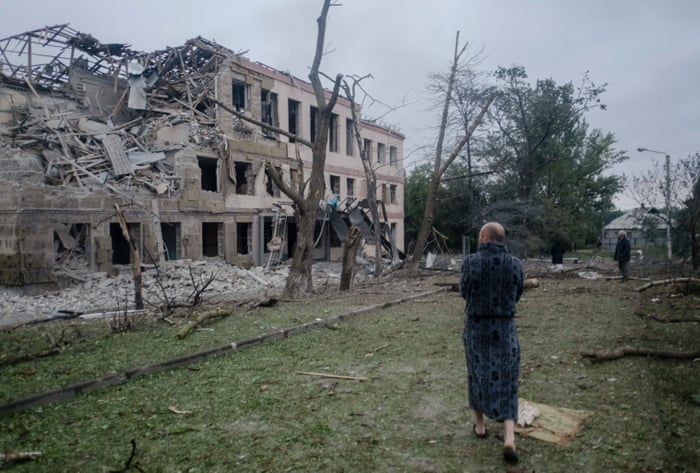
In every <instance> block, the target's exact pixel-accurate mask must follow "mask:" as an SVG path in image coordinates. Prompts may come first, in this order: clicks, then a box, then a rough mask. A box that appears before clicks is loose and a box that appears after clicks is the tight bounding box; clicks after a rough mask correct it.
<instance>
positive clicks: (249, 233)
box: [236, 222, 253, 255]
mask: <svg viewBox="0 0 700 473" xmlns="http://www.w3.org/2000/svg"><path fill="white" fill-rule="evenodd" d="M252 243H253V224H252V223H250V222H237V223H236V251H237V253H238V254H239V255H248V254H250V253H252V252H253V244H252Z"/></svg>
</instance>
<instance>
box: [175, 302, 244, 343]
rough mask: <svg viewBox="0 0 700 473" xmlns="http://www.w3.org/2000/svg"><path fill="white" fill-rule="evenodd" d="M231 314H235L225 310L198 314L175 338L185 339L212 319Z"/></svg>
mask: <svg viewBox="0 0 700 473" xmlns="http://www.w3.org/2000/svg"><path fill="white" fill-rule="evenodd" d="M231 314H233V311H231V310H224V309H216V310H210V311H207V312H201V313H200V314H197V316H196V317H195V318H194V320H192V321H191V322H190V323H188V324H187V325H185V326H184V327H182V328H181V329H180V331H179V332H177V334H176V335H175V336H176V337H177V338H180V339H182V338H185V337H186V336H187V335H189V333H190V332H192V331H193V330H194V329H196V328H197V327H199V326H200V325H201V324H202V323H203V322H205V321H207V320H211V319H217V318H219V317H227V316H229V315H231Z"/></svg>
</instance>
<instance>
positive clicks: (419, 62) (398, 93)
mask: <svg viewBox="0 0 700 473" xmlns="http://www.w3.org/2000/svg"><path fill="white" fill-rule="evenodd" d="M337 2H338V3H341V4H342V6H340V7H336V8H332V9H331V13H330V17H329V24H328V33H327V42H326V43H327V47H326V49H327V50H328V51H330V53H329V54H328V55H327V56H326V58H325V59H324V63H323V65H322V69H323V71H324V72H326V73H328V74H329V75H335V74H336V73H339V72H342V73H352V74H359V75H363V74H367V73H371V74H372V75H373V77H374V79H373V80H372V81H371V82H366V83H365V85H366V86H367V88H368V89H369V90H370V91H371V93H372V94H373V95H374V96H375V97H376V98H378V99H380V100H382V101H383V102H385V103H387V104H398V103H399V102H401V101H402V100H403V99H404V98H405V100H407V101H409V102H411V103H413V105H412V106H410V107H405V108H402V109H400V110H399V111H396V112H394V113H393V114H391V115H389V116H387V117H386V118H385V121H386V122H388V123H391V124H394V125H396V126H398V127H399V128H400V129H401V131H402V132H403V133H404V134H405V135H406V136H407V141H406V150H405V152H406V154H407V155H409V153H410V152H411V150H412V149H414V148H416V147H417V146H420V145H422V144H425V142H426V140H427V138H426V131H425V130H426V129H428V128H430V127H432V126H433V125H434V122H435V119H434V116H433V115H432V114H429V113H426V112H425V109H426V104H425V103H424V102H423V101H422V98H423V97H424V95H425V86H426V84H427V82H428V74H430V73H434V72H443V71H445V70H446V68H447V67H448V66H449V60H450V57H451V54H452V48H453V45H454V38H455V33H456V32H457V31H458V30H459V31H460V34H461V38H462V39H463V40H464V41H468V42H469V43H470V44H471V45H472V46H471V47H472V51H474V52H476V51H478V50H480V49H482V48H483V54H484V56H485V60H484V62H483V64H482V65H483V68H484V69H485V70H492V69H495V68H496V67H497V66H501V65H502V66H511V65H515V64H517V65H522V66H524V67H525V68H526V70H527V72H528V75H529V77H530V79H531V80H532V81H533V82H534V80H535V79H542V78H549V77H551V78H553V79H554V80H555V81H556V82H557V83H559V84H563V83H565V82H573V83H574V84H578V83H579V82H580V80H581V77H582V75H583V74H584V73H585V72H586V71H588V73H589V76H590V78H591V80H593V81H594V82H595V83H597V84H602V83H607V84H608V86H607V92H606V93H605V94H604V95H603V102H604V103H605V104H606V105H607V111H596V112H592V113H590V114H589V115H588V116H587V120H588V122H589V124H590V126H591V127H592V128H600V129H602V130H603V131H605V132H612V133H614V134H615V136H616V138H617V140H618V143H617V148H618V149H620V150H624V151H626V152H627V155H628V156H629V157H630V159H629V160H628V161H626V162H625V163H624V164H622V165H620V166H618V167H617V168H615V170H614V171H615V172H616V173H627V174H635V173H639V172H641V171H644V170H646V169H649V168H650V165H651V162H652V160H657V161H659V160H663V156H661V155H654V154H650V153H639V152H637V151H636V149H637V148H638V147H640V146H641V147H646V148H651V149H655V150H659V151H663V152H665V153H668V154H670V155H671V158H672V159H674V158H680V157H686V156H688V155H689V154H694V153H695V152H698V151H700V139H698V128H699V126H700V100H698V98H699V97H700V93H699V92H698V84H700V31H699V30H698V25H700V2H699V1H697V0H667V1H663V2H662V1H658V0H586V1H580V0H579V1H574V0H429V1H428V0H337ZM320 7H321V0H265V1H263V0H258V1H241V0H198V1H190V0H187V1H185V0H149V1H141V0H139V1H136V0H121V1H119V2H116V1H105V0H90V1H88V0H40V1H28V0H0V38H4V37H7V36H11V35H14V34H19V33H21V32H24V31H27V30H32V29H36V28H41V27H43V26H46V25H55V24H61V23H70V25H71V27H72V28H74V29H76V30H79V31H81V32H84V33H91V34H92V35H94V36H95V37H96V38H97V39H98V40H100V41H102V42H105V43H109V42H121V43H129V44H131V45H132V47H133V48H134V49H138V50H155V49H162V48H164V47H166V46H178V45H181V44H183V43H184V42H185V41H186V40H187V39H190V38H193V37H195V36H203V37H205V38H207V39H212V40H214V41H216V42H218V43H220V44H222V45H223V46H226V47H228V48H229V49H232V50H234V51H237V52H239V51H245V50H249V52H248V54H247V56H248V57H249V58H250V59H251V60H254V61H260V62H263V63H266V64H268V65H270V66H273V67H275V68H278V69H281V70H288V71H289V72H291V73H292V74H294V75H297V76H299V77H303V78H306V76H307V71H308V67H309V65H310V63H311V59H312V55H313V50H314V45H315V37H316V18H317V17H318V14H319V12H320ZM368 112H369V114H370V115H377V114H379V113H382V112H383V110H380V109H379V108H376V109H375V108H373V109H371V110H368ZM415 156H417V154H415V153H414V154H411V155H409V160H408V162H407V163H406V164H407V167H410V165H411V162H412V161H413V160H414V157H415ZM619 204H620V205H621V206H622V207H629V206H630V203H629V202H628V201H625V199H620V200H619Z"/></svg>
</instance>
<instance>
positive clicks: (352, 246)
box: [340, 225, 362, 291]
mask: <svg viewBox="0 0 700 473" xmlns="http://www.w3.org/2000/svg"><path fill="white" fill-rule="evenodd" d="M361 237H362V232H361V231H360V229H359V228H358V227H356V226H354V225H353V226H352V227H350V234H349V235H348V238H347V239H346V240H345V243H344V244H343V269H342V271H341V273H340V290H341V291H347V290H348V289H350V288H351V287H352V282H353V276H354V275H355V257H356V256H357V247H358V246H359V245H360V240H361Z"/></svg>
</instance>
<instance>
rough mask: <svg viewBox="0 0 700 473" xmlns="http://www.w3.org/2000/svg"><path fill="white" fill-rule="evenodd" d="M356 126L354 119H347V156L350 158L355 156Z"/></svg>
mask: <svg viewBox="0 0 700 473" xmlns="http://www.w3.org/2000/svg"><path fill="white" fill-rule="evenodd" d="M354 138H355V125H354V124H353V122H352V119H350V118H346V119H345V154H347V155H348V156H352V155H353V151H354V149H355V139H354Z"/></svg>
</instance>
